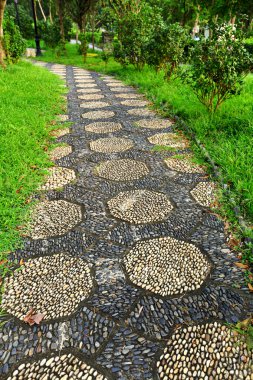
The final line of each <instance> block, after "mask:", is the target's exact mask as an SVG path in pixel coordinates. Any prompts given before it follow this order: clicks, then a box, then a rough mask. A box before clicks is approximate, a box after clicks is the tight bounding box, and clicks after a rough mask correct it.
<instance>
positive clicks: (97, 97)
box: [78, 94, 104, 100]
mask: <svg viewBox="0 0 253 380" xmlns="http://www.w3.org/2000/svg"><path fill="white" fill-rule="evenodd" d="M103 98H104V95H97V94H87V95H79V96H78V99H82V100H100V99H103Z"/></svg>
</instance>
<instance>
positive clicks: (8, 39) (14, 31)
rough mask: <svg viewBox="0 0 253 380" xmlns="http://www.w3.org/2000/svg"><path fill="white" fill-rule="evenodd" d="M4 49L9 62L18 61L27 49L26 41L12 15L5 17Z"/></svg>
mask: <svg viewBox="0 0 253 380" xmlns="http://www.w3.org/2000/svg"><path fill="white" fill-rule="evenodd" d="M3 29H4V50H5V55H6V61H7V62H8V63H15V62H17V61H18V60H19V59H20V57H21V56H22V55H23V53H24V51H25V49H26V42H25V40H24V39H23V38H22V36H21V33H20V30H19V28H18V26H17V25H16V24H15V22H14V20H13V18H12V17H5V19H4V24H3Z"/></svg>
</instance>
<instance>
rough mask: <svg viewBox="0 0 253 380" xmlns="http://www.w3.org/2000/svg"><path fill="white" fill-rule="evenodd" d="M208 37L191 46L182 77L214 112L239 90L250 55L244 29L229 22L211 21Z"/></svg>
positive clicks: (249, 67) (251, 64)
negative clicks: (187, 66) (189, 60)
mask: <svg viewBox="0 0 253 380" xmlns="http://www.w3.org/2000/svg"><path fill="white" fill-rule="evenodd" d="M211 29H212V34H211V37H210V38H208V39H204V38H202V39H201V40H200V41H198V43H196V44H195V46H194V47H193V48H192V49H191V66H190V67H189V68H188V69H187V70H186V72H185V74H184V76H183V78H184V80H185V81H186V82H187V83H188V84H189V85H190V86H191V87H192V89H193V91H194V92H195V94H196V95H197V97H198V99H199V101H200V102H201V103H202V104H203V105H204V106H205V107H206V108H207V109H208V111H209V112H215V111H217V109H218V108H219V107H220V105H221V104H222V103H223V102H224V101H225V100H226V99H229V98H231V97H232V96H234V95H237V94H239V93H240V91H241V88H242V85H243V79H244V77H245V76H246V75H247V74H248V73H249V71H250V70H251V69H252V67H253V58H252V57H251V56H250V55H249V53H248V52H247V50H246V49H245V48H244V46H243V33H242V32H241V29H240V28H235V27H234V26H233V25H230V24H221V25H219V24H214V25H213V26H212V28H211Z"/></svg>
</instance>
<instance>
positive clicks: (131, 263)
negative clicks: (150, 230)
mask: <svg viewBox="0 0 253 380" xmlns="http://www.w3.org/2000/svg"><path fill="white" fill-rule="evenodd" d="M124 264H125V267H126V271H127V274H128V276H129V278H130V280H131V281H132V282H133V283H134V284H135V285H137V286H140V287H142V288H144V289H146V290H149V291H152V292H154V293H156V294H160V295H161V296H168V295H175V294H182V293H185V292H189V291H193V290H196V289H199V288H200V286H201V285H202V283H203V282H204V281H205V279H206V277H207V276H208V274H209V272H210V269H211V267H210V264H209V262H208V261H207V260H206V258H205V257H204V256H203V254H202V253H201V252H200V250H199V249H198V248H197V247H195V246H194V245H193V244H189V243H186V242H184V241H179V240H176V239H173V238H169V237H167V238H159V239H152V240H148V241H144V242H139V243H137V244H136V245H135V247H134V248H133V249H132V250H131V251H130V252H129V253H128V254H127V255H126V256H125V258H124Z"/></svg>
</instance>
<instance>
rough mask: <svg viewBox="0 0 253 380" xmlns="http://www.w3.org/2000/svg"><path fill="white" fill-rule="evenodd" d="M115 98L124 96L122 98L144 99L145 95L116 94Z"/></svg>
mask: <svg viewBox="0 0 253 380" xmlns="http://www.w3.org/2000/svg"><path fill="white" fill-rule="evenodd" d="M115 98H122V99H137V98H140V99H143V95H142V94H124V93H123V94H116V95H115Z"/></svg>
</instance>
